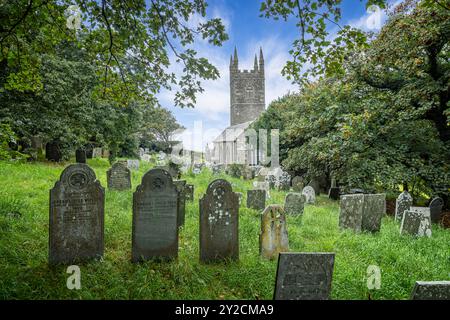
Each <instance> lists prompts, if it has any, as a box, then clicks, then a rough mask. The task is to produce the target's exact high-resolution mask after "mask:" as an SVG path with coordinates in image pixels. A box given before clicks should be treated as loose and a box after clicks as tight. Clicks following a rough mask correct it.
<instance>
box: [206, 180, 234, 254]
mask: <svg viewBox="0 0 450 320" xmlns="http://www.w3.org/2000/svg"><path fill="white" fill-rule="evenodd" d="M238 225H239V198H238V195H237V194H236V193H234V192H233V190H232V188H231V184H230V183H229V182H228V181H226V180H223V179H217V180H214V181H213V182H211V183H210V184H209V186H208V189H207V190H206V193H205V195H204V196H203V198H202V199H200V260H201V261H202V262H213V261H220V260H225V259H231V260H238V259H239V229H238Z"/></svg>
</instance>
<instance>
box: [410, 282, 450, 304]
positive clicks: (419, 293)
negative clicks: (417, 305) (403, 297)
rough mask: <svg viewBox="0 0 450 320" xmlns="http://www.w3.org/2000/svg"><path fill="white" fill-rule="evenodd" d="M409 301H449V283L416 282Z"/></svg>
mask: <svg viewBox="0 0 450 320" xmlns="http://www.w3.org/2000/svg"><path fill="white" fill-rule="evenodd" d="M411 300H450V281H416V283H415V285H414V289H413V292H412V294H411Z"/></svg>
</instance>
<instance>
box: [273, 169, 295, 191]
mask: <svg viewBox="0 0 450 320" xmlns="http://www.w3.org/2000/svg"><path fill="white" fill-rule="evenodd" d="M275 187H276V189H277V190H278V191H289V189H290V188H291V176H290V175H289V173H287V172H285V171H283V172H282V173H281V175H279V176H276V180H275Z"/></svg>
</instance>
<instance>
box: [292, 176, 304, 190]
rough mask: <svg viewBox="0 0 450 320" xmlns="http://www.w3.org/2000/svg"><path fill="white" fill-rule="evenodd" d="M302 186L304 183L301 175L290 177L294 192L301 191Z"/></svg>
mask: <svg viewBox="0 0 450 320" xmlns="http://www.w3.org/2000/svg"><path fill="white" fill-rule="evenodd" d="M304 186H305V183H304V181H303V178H302V177H299V176H295V177H294V178H292V190H294V191H295V192H302V190H303V188H304Z"/></svg>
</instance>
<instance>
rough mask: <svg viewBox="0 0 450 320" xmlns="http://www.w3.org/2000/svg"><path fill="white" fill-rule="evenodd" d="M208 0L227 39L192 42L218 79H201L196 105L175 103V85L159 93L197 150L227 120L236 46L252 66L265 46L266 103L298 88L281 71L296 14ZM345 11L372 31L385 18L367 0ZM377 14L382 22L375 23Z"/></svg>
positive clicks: (350, 2) (347, 0)
mask: <svg viewBox="0 0 450 320" xmlns="http://www.w3.org/2000/svg"><path fill="white" fill-rule="evenodd" d="M208 4H209V6H208V8H207V17H208V18H211V17H214V18H216V17H220V18H221V19H222V20H223V22H224V25H225V27H226V31H227V33H228V35H229V40H228V41H226V42H225V43H224V44H223V46H221V47H214V46H212V45H209V44H208V43H207V42H205V41H202V40H200V41H198V42H197V43H196V44H195V45H194V47H193V48H194V49H195V50H197V52H198V53H199V56H204V57H206V58H208V59H209V60H210V62H211V63H213V64H214V65H215V66H216V67H217V68H218V69H219V72H220V76H221V77H220V79H218V80H215V81H204V82H203V88H204V89H205V92H204V93H202V94H200V95H199V96H198V99H197V104H196V107H195V108H194V109H192V108H190V109H181V108H179V107H174V106H173V98H174V95H175V91H167V90H164V91H162V92H161V93H160V94H159V96H158V98H159V100H160V103H161V104H162V106H164V107H165V108H167V109H169V110H171V111H172V112H173V114H174V115H175V117H176V119H177V120H178V122H179V123H180V124H182V125H183V126H184V127H186V128H187V129H188V130H187V131H186V132H185V134H184V137H183V138H182V139H183V140H184V145H185V147H186V148H189V149H194V150H201V149H202V148H203V147H204V146H205V144H206V143H207V142H209V141H211V140H212V139H214V138H215V137H216V136H217V135H218V134H219V133H220V132H221V131H222V130H223V129H225V128H226V127H227V126H228V125H229V104H230V98H229V73H228V65H229V60H230V55H231V54H232V53H233V50H234V47H235V46H236V47H237V50H238V56H239V68H240V69H251V68H252V66H253V59H254V55H255V53H257V52H259V47H260V46H261V47H262V49H263V52H264V58H265V70H266V74H265V76H266V107H267V106H268V105H269V104H270V102H271V101H272V100H274V99H276V98H277V97H280V96H283V95H284V94H286V93H288V92H289V91H296V86H295V85H293V84H291V83H290V82H289V81H288V80H286V79H285V78H284V77H283V76H282V75H281V69H282V67H283V66H284V64H285V62H286V61H287V59H289V53H288V51H289V49H290V48H291V44H292V42H293V40H294V39H296V38H298V37H299V30H298V28H297V27H296V26H295V21H294V19H292V20H291V21H288V22H284V21H275V20H273V19H267V18H263V17H259V8H260V4H261V0H209V1H208ZM341 12H342V20H341V22H340V24H341V25H344V24H350V25H352V26H355V27H360V28H363V29H371V30H372V31H376V30H377V29H379V27H380V26H381V25H382V24H383V23H384V21H385V20H386V15H385V14H384V12H381V13H380V12H367V11H366V8H365V1H359V0H344V1H343V3H342V7H341ZM374 19H375V20H376V21H380V22H381V23H378V24H374V21H375V20H374ZM201 20H202V17H198V16H194V17H192V19H191V21H190V22H189V23H190V24H192V25H195V24H196V23H198V22H199V21H201ZM329 27H330V29H329V31H330V32H331V33H333V32H335V28H336V27H335V26H333V25H332V24H331V25H330V26H329ZM171 68H172V70H173V71H174V72H175V73H180V72H181V70H180V66H177V65H174V66H172V67H171ZM194 131H195V133H194ZM200 131H201V135H199V132H200Z"/></svg>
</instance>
